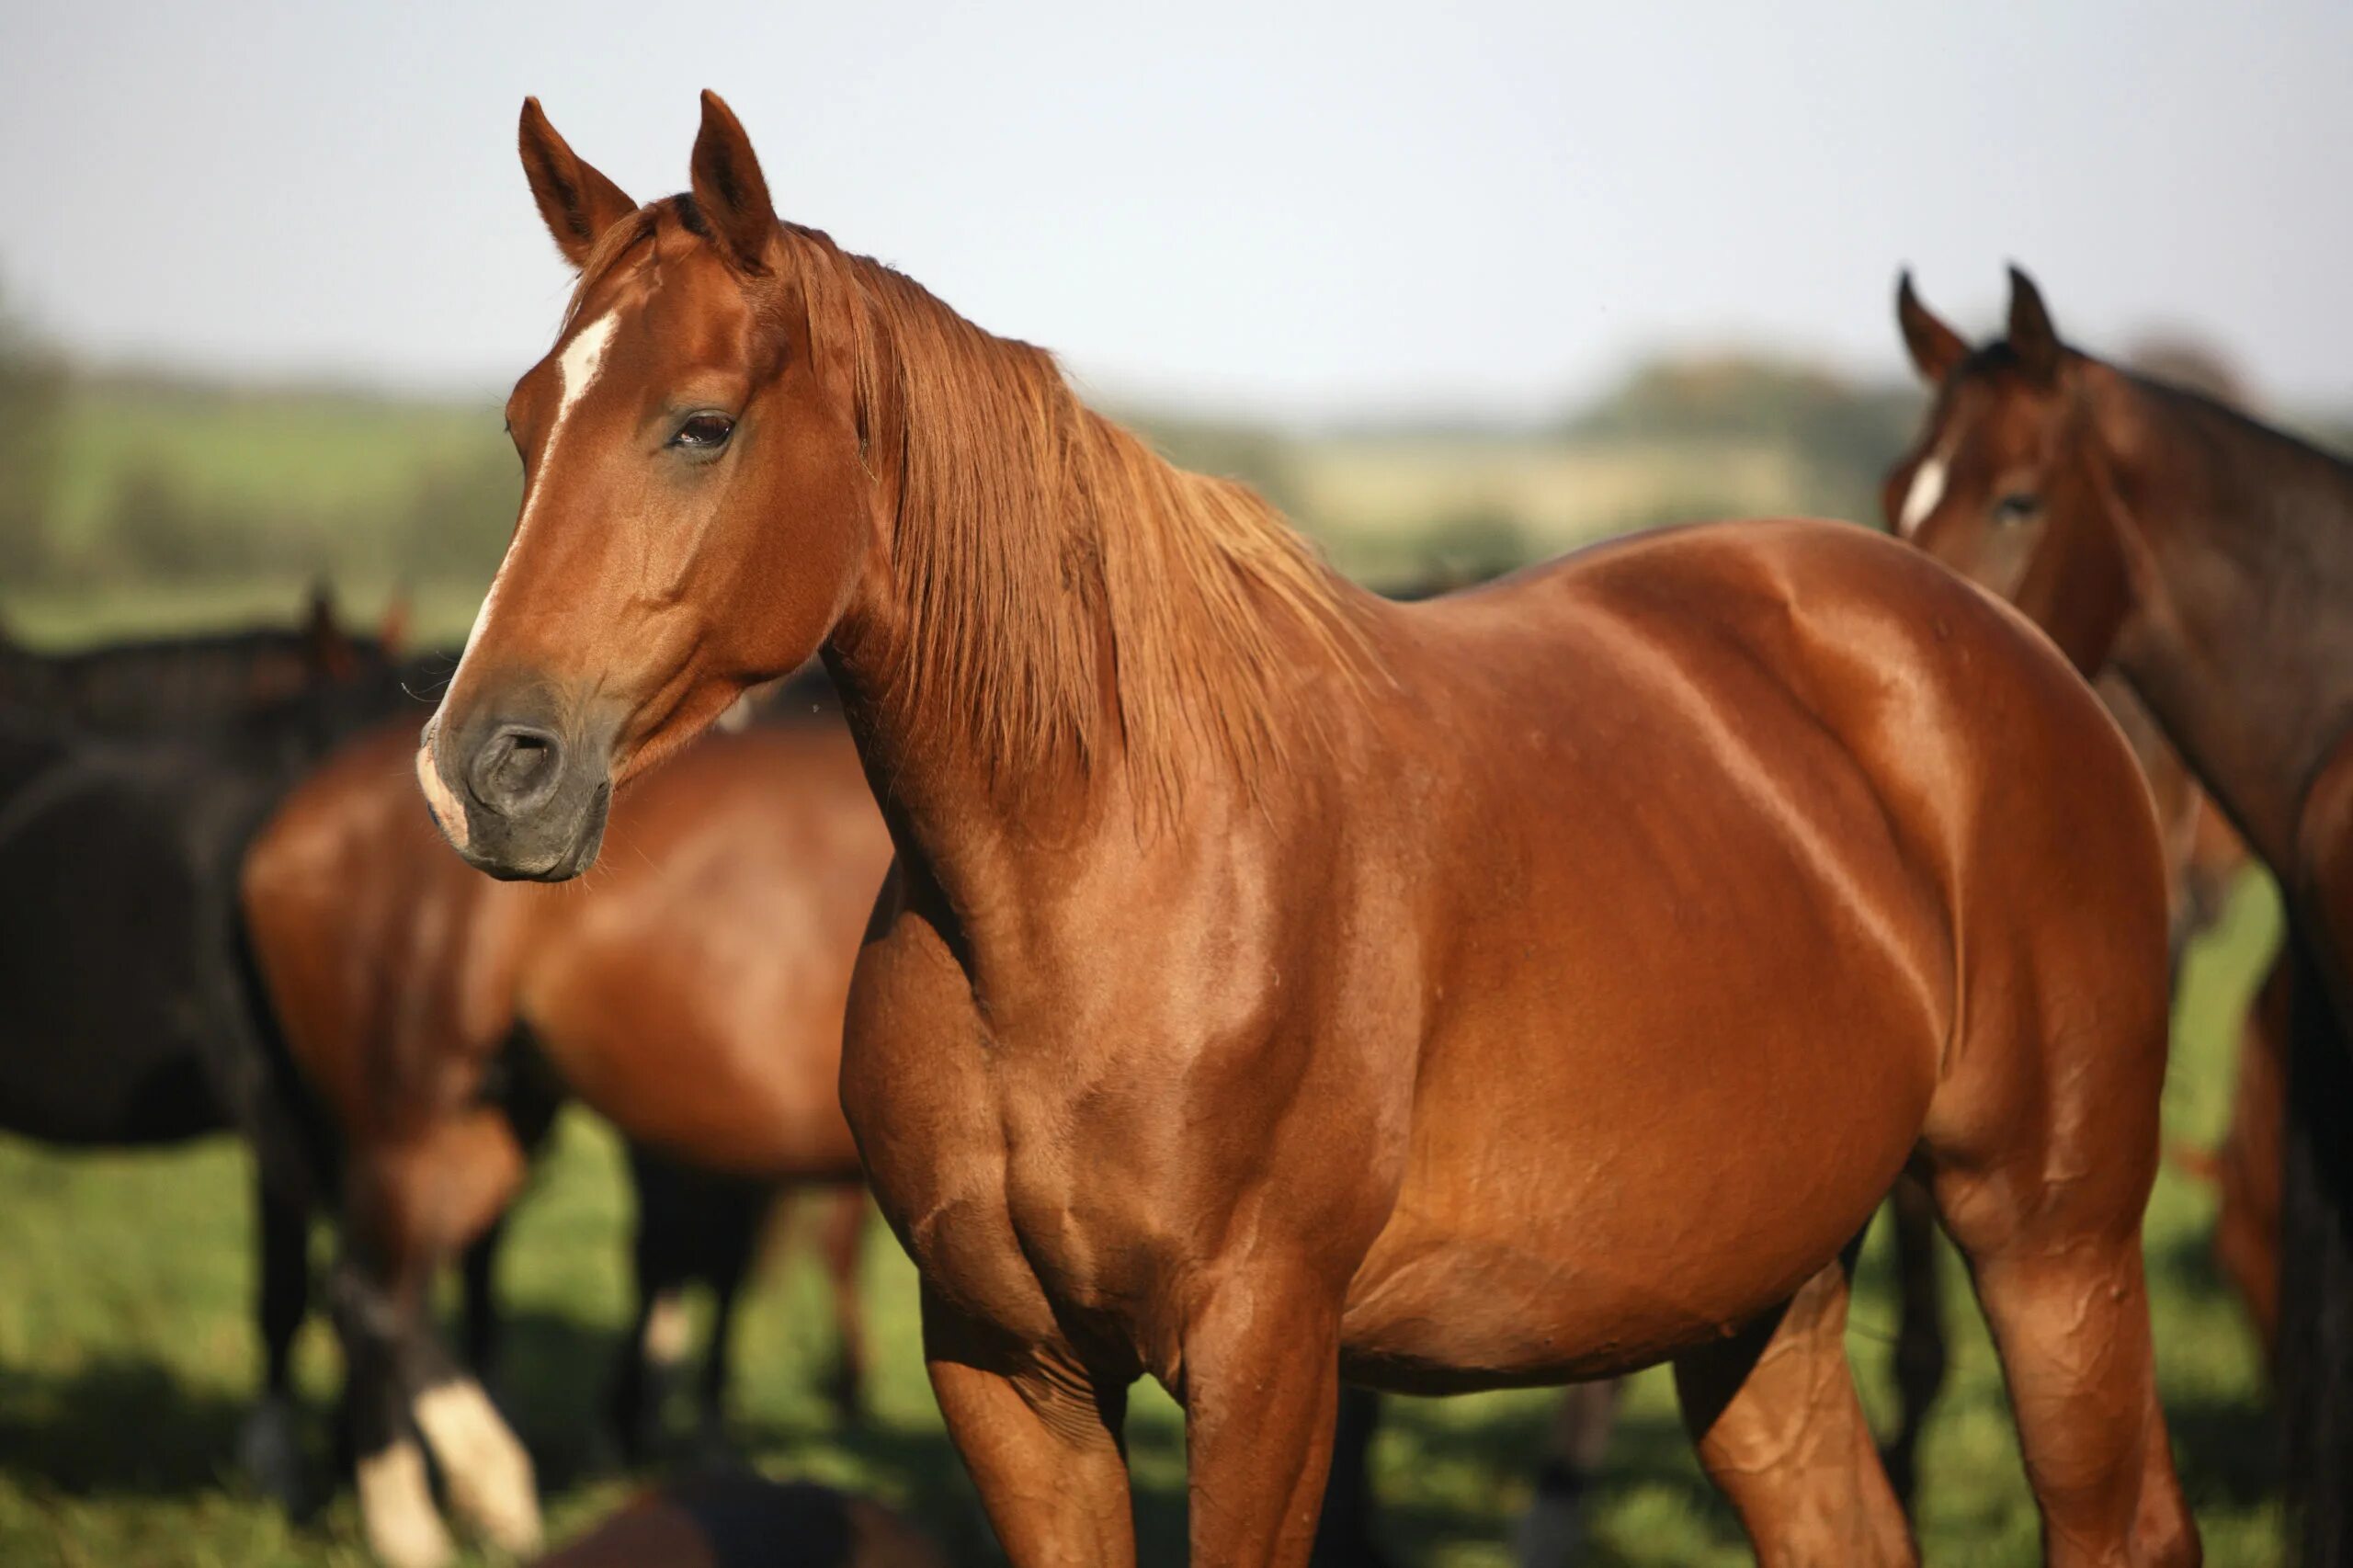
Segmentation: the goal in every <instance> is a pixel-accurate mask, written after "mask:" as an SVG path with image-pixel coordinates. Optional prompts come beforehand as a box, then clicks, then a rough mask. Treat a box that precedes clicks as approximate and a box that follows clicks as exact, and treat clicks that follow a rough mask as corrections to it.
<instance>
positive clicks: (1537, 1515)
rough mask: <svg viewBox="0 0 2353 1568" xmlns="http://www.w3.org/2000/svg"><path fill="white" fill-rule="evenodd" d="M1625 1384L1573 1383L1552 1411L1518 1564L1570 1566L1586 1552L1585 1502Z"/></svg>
mask: <svg viewBox="0 0 2353 1568" xmlns="http://www.w3.org/2000/svg"><path fill="white" fill-rule="evenodd" d="M1623 1388H1624V1385H1623V1383H1622V1382H1621V1381H1620V1380H1619V1379H1616V1378H1607V1379H1604V1380H1602V1381H1599V1382H1591V1383H1574V1384H1572V1385H1570V1386H1569V1387H1567V1388H1565V1389H1563V1390H1562V1391H1561V1403H1560V1404H1559V1405H1558V1406H1556V1407H1555V1408H1554V1410H1553V1412H1552V1434H1551V1437H1550V1438H1549V1439H1548V1444H1547V1449H1546V1453H1545V1456H1544V1464H1543V1467H1542V1468H1541V1469H1540V1471H1538V1472H1537V1476H1536V1496H1535V1497H1534V1499H1533V1500H1532V1501H1530V1502H1529V1505H1528V1512H1527V1514H1526V1515H1525V1516H1523V1517H1521V1519H1520V1521H1519V1530H1518V1534H1517V1536H1516V1537H1515V1538H1514V1541H1513V1551H1514V1555H1515V1560H1516V1561H1517V1562H1518V1564H1519V1568H1569V1565H1570V1564H1572V1563H1574V1562H1576V1561H1577V1559H1578V1558H1579V1557H1580V1556H1582V1555H1583V1554H1584V1551H1585V1506H1586V1496H1587V1494H1589V1493H1590V1492H1591V1491H1592V1490H1593V1480H1594V1477H1595V1475H1596V1474H1597V1473H1598V1472H1599V1471H1600V1469H1601V1460H1602V1456H1603V1455H1604V1454H1605V1453H1606V1452H1607V1451H1608V1447H1609V1434H1610V1432H1611V1430H1612V1429H1613V1428H1614V1427H1615V1426H1617V1425H1618V1399H1619V1395H1620V1392H1623Z"/></svg>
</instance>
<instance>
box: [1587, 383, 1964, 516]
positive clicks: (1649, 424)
mask: <svg viewBox="0 0 2353 1568" xmlns="http://www.w3.org/2000/svg"><path fill="white" fill-rule="evenodd" d="M1925 402H1926V399H1925V397H1924V395H1923V394H1922V392H1921V391H1920V389H1919V388H1918V387H1916V386H1915V385H1913V384H1911V383H1909V382H1858V381H1851V380H1849V379H1847V378H1846V377H1843V376H1840V375H1838V374H1836V373H1835V372H1833V371H1830V370H1826V369H1823V368H1821V367H1820V366H1816V365H1810V364H1805V363H1802V362H1800V361H1796V360H1791V359H1785V358H1775V357H1771V356H1763V355H1745V354H1722V355H1688V356H1678V357H1675V358H1661V359H1655V360H1653V361H1651V362H1650V363H1648V364H1645V365H1643V366H1641V367H1639V368H1637V369H1635V370H1634V372H1633V373H1632V374H1631V375H1630V376H1629V377H1628V378H1627V379H1626V380H1625V381H1623V382H1621V383H1620V385H1619V386H1618V387H1617V389H1616V390H1614V391H1613V392H1609V393H1608V394H1607V395H1606V396H1604V397H1603V398H1602V399H1601V400H1600V401H1599V402H1597V403H1594V404H1593V405H1592V406H1590V407H1589V408H1586V409H1585V410H1583V411H1582V412H1580V413H1578V414H1577V415H1574V416H1572V417H1571V418H1570V419H1569V420H1568V421H1567V423H1566V425H1565V426H1564V428H1565V433H1566V434H1567V435H1569V436H1570V437H1572V438H1578V439H1586V440H1596V439H1611V438H1627V437H1639V438H1643V439H1650V440H1661V441H1672V442H1677V443H1690V444H1696V445H1706V444H1711V443H1714V444H1731V443H1744V444H1755V445H1761V446H1773V447H1779V448H1781V449H1785V450H1787V451H1789V452H1790V453H1791V454H1792V455H1793V456H1795V457H1796V459H1797V460H1798V461H1799V462H1800V463H1801V464H1802V471H1803V476H1802V480H1801V482H1800V487H1801V489H1802V492H1803V502H1804V506H1805V509H1806V510H1807V511H1809V512H1812V513H1813V514H1815V515H1817V516H1820V517H1845V518H1848V519H1850V520H1852V521H1855V522H1863V523H1870V524H1872V525H1874V526H1876V525H1878V524H1879V523H1880V521H1881V517H1880V500H1879V491H1880V482H1881V479H1882V478H1883V477H1884V476H1885V474H1886V472H1887V469H1888V466H1889V465H1890V464H1891V463H1893V461H1894V460H1895V459H1896V458H1897V457H1898V456H1900V455H1901V454H1902V453H1903V451H1904V449H1905V448H1906V447H1907V446H1909V445H1910V444H1911V441H1912V437H1913V435H1914V434H1915V432H1916V431H1917V430H1918V428H1919V425H1920V419H1921V416H1922V409H1923V406H1924V404H1925Z"/></svg>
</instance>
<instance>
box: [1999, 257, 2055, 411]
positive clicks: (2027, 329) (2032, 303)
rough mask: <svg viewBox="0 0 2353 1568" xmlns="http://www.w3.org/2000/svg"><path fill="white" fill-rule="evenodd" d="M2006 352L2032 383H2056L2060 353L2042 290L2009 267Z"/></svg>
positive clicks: (2032, 280)
mask: <svg viewBox="0 0 2353 1568" xmlns="http://www.w3.org/2000/svg"><path fill="white" fill-rule="evenodd" d="M2010 352H2011V353H2012V354H2014V355H2016V356H2017V357H2018V368H2019V369H2022V370H2024V371H2025V372H2026V373H2027V374H2028V375H2029V376H2031V377H2033V378H2034V379H2035V380H2036V381H2041V382H2043V383H2044V384H2045V385H2049V384H2050V383H2052V382H2054V381H2057V380H2058V379H2059V361H2060V358H2061V356H2062V354H2063V349H2062V348H2061V347H2060V346H2059V329H2058V328H2057V327H2055V326H2053V325H2052V324H2051V311H2050V308H2049V307H2048V306H2046V305H2044V304H2043V302H2042V290H2040V289H2038V288H2036V287H2035V286H2034V279H2033V278H2029V277H2028V276H2027V275H2026V271H2025V269H2024V268H2023V267H2018V266H2016V265H2013V266H2012V267H2010Z"/></svg>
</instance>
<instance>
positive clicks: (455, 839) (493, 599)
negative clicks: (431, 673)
mask: <svg viewBox="0 0 2353 1568" xmlns="http://www.w3.org/2000/svg"><path fill="white" fill-rule="evenodd" d="M619 325H620V317H618V316H616V315H612V314H606V315H601V316H598V317H597V319H596V320H595V321H592V322H590V323H589V324H587V325H586V326H584V327H582V328H581V329H580V330H579V331H578V332H577V333H575V334H574V335H573V339H572V341H571V342H570V343H567V344H565V345H564V346H563V353H561V354H559V355H557V356H556V360H555V384H556V405H555V419H554V422H553V423H551V425H550V426H548V444H547V449H546V450H545V451H543V452H541V453H540V472H546V469H547V465H548V462H549V461H550V460H551V459H552V458H554V456H555V449H556V443H557V442H559V441H561V440H563V426H564V424H565V422H566V421H567V420H569V419H570V418H571V417H572V411H573V409H574V408H575V407H577V406H578V405H579V403H580V400H581V398H582V397H584V396H585V395H586V393H587V391H588V388H589V387H590V386H591V385H592V384H593V383H594V382H595V381H596V380H597V371H598V370H600V369H604V365H605V350H606V349H607V348H608V347H610V346H611V344H612V341H613V330H614V328H616V327H617V326H619ZM539 499H540V492H539V487H538V486H537V485H534V486H532V488H531V494H529V495H527V496H525V497H524V498H523V515H522V516H521V517H517V519H516V522H515V537H514V538H513V539H511V540H507V542H506V555H504V556H503V557H501V558H500V560H499V562H498V573H497V574H496V575H495V576H494V577H492V578H491V580H490V592H488V593H486V594H484V595H483V598H482V608H480V609H478V610H476V611H475V612H474V623H473V626H472V629H470V630H469V631H467V632H466V646H465V650H464V652H462V653H460V654H459V655H458V667H457V668H456V669H455V670H452V671H451V672H450V674H449V685H448V686H447V687H444V688H443V690H444V691H445V692H447V691H455V690H456V689H457V688H458V678H459V677H460V676H462V675H464V674H465V673H466V657H467V655H468V654H471V653H472V652H473V650H474V640H475V639H476V638H478V637H480V636H481V635H482V629H483V626H484V625H486V624H488V622H489V620H490V611H491V607H492V606H493V605H495V604H496V603H497V602H498V585H499V584H501V583H503V582H505V581H506V566H507V562H511V561H513V560H514V559H515V549H516V546H517V545H519V544H521V543H522V542H523V532H524V530H525V529H526V528H529V527H530V526H531V514H532V512H533V511H535V510H536V509H537V508H538V506H539ZM445 700H446V699H445ZM436 733H437V735H438V725H437V731H436ZM433 751H434V748H433V747H432V746H431V745H426V746H425V747H423V748H421V749H420V750H419V751H418V752H417V754H416V778H417V782H418V783H420V784H422V785H424V786H425V798H426V802H427V803H428V804H430V805H431V806H432V808H433V814H434V816H435V817H436V818H437V819H438V821H439V822H440V824H441V828H442V831H443V832H445V833H447V834H448V835H449V838H450V841H451V842H452V843H454V844H455V845H457V846H458V847H459V848H460V849H462V848H464V847H465V846H466V831H467V830H466V812H465V808H464V806H463V805H462V804H460V801H458V799H457V797H456V796H454V795H452V794H451V793H450V791H449V787H448V786H447V785H445V784H443V783H442V782H441V774H440V769H439V768H438V767H436V766H435V765H434V761H433Z"/></svg>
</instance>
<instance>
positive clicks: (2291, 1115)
mask: <svg viewBox="0 0 2353 1568" xmlns="http://www.w3.org/2000/svg"><path fill="white" fill-rule="evenodd" d="M2289 942H2290V948H2291V949H2292V951H2293V954H2294V962H2295V965H2296V972H2295V982H2294V990H2293V994H2292V995H2291V996H2290V1023H2289V1028H2288V1093H2287V1104H2286V1112H2287V1116H2286V1128H2287V1136H2286V1137H2285V1139H2284V1140H2283V1143H2284V1152H2283V1153H2284V1160H2283V1169H2282V1172H2281V1176H2282V1190H2281V1202H2280V1213H2279V1242H2280V1246H2279V1350H2278V1368H2277V1370H2278V1373H2279V1389H2280V1414H2281V1417H2282V1422H2283V1426H2284V1428H2285V1434H2286V1439H2287V1441H2286V1453H2285V1456H2284V1457H2285V1461H2286V1472H2285V1473H2286V1483H2287V1493H2288V1503H2289V1507H2290V1512H2291V1514H2292V1515H2294V1516H2295V1517H2300V1518H2301V1520H2302V1530H2303V1539H2304V1551H2303V1562H2304V1563H2305V1568H2353V1035H2349V1034H2348V1032H2347V1029H2346V1028H2345V1027H2344V1024H2343V1022H2342V1021H2341V1019H2340V1017H2339V1015H2338V1012H2337V1009H2336V1004H2335V999H2334V994H2333V992H2332V990H2331V988H2330V986H2329V984H2328V977H2327V975H2326V973H2325V971H2323V970H2322V968H2321V966H2320V964H2319V963H2318V962H2317V961H2316V960H2314V958H2313V953H2312V950H2311V948H2310V946H2309V944H2308V938H2307V937H2305V936H2303V935H2302V934H2300V933H2299V932H2297V931H2296V930H2294V929H2293V928H2292V926H2291V929H2290V933H2289Z"/></svg>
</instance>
